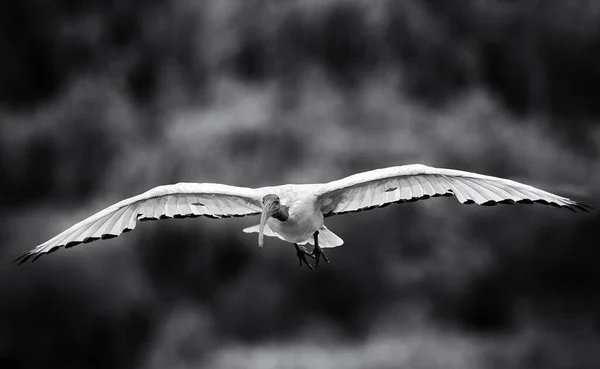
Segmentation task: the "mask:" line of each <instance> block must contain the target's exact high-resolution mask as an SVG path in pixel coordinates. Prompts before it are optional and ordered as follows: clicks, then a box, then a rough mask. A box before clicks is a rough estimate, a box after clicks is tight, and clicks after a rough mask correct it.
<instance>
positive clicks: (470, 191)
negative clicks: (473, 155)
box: [314, 164, 591, 216]
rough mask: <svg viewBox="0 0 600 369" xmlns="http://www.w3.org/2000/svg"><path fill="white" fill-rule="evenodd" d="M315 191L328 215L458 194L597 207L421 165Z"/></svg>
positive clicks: (475, 199) (467, 200) (478, 199)
mask: <svg viewBox="0 0 600 369" xmlns="http://www.w3.org/2000/svg"><path fill="white" fill-rule="evenodd" d="M314 193H315V195H316V196H317V198H318V201H319V204H320V206H321V211H322V212H323V214H324V215H325V216H331V215H336V214H343V213H348V212H356V211H361V210H368V209H373V208H377V207H382V206H386V205H389V204H391V203H401V202H409V201H416V200H421V199H428V198H430V197H436V196H456V197H457V199H458V200H459V201H460V202H462V203H464V204H478V205H496V204H502V203H515V202H517V203H533V202H536V203H541V204H546V205H554V206H558V207H565V208H568V209H570V210H576V209H577V210H582V211H588V210H587V209H589V208H591V207H589V206H587V205H584V204H581V203H578V202H575V201H572V200H570V199H568V198H566V197H562V196H558V195H554V194H552V193H549V192H546V191H543V190H540V189H538V188H535V187H532V186H529V185H526V184H523V183H519V182H515V181H511V180H509V179H503V178H498V177H492V176H486V175H482V174H477V173H469V172H464V171H459V170H453V169H442V168H432V167H428V166H425V165H421V164H412V165H404V166H399V167H390V168H384V169H377V170H372V171H369V172H363V173H358V174H355V175H352V176H349V177H346V178H343V179H340V180H337V181H333V182H329V183H324V184H322V185H320V186H319V187H317V188H316V189H315V191H314Z"/></svg>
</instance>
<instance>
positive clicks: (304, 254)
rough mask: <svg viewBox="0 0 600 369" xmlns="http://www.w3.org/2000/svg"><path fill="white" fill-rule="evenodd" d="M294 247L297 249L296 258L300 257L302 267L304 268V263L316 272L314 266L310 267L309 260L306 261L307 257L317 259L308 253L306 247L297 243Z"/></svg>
mask: <svg viewBox="0 0 600 369" xmlns="http://www.w3.org/2000/svg"><path fill="white" fill-rule="evenodd" d="M294 247H295V248H296V256H298V261H299V262H300V266H302V262H304V263H305V264H306V266H307V267H308V268H309V269H310V270H314V268H313V266H312V265H310V263H309V262H308V260H306V257H307V256H308V257H309V258H313V259H314V258H315V257H314V256H313V255H312V254H311V253H310V252H308V250H307V249H306V247H304V246H300V245H298V244H297V243H295V244H294Z"/></svg>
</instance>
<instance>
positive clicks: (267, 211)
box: [258, 194, 288, 247]
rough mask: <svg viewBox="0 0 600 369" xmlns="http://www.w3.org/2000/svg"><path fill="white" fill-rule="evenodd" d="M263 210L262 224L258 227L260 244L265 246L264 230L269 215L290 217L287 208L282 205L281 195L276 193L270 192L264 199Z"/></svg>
mask: <svg viewBox="0 0 600 369" xmlns="http://www.w3.org/2000/svg"><path fill="white" fill-rule="evenodd" d="M262 202H263V211H262V215H261V217H260V226H259V229H258V246H260V247H263V243H264V242H263V237H264V236H263V232H264V230H265V224H266V223H267V219H268V218H269V217H273V218H276V219H279V220H281V221H285V220H287V218H288V213H287V209H286V208H285V207H282V206H281V201H280V200H279V196H277V195H275V194H268V195H266V196H265V197H263V199H262Z"/></svg>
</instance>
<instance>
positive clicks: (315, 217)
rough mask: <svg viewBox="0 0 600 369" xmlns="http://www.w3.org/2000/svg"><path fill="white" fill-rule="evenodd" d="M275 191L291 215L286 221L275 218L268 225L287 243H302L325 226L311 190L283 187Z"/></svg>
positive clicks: (293, 186)
mask: <svg viewBox="0 0 600 369" xmlns="http://www.w3.org/2000/svg"><path fill="white" fill-rule="evenodd" d="M273 190H274V192H273V193H275V194H276V195H278V196H279V198H280V199H281V206H282V207H286V208H287V209H288V214H289V217H288V219H286V220H285V221H281V220H279V219H277V218H274V217H270V218H268V219H267V225H268V226H269V228H270V229H271V230H272V231H273V232H275V234H277V235H279V236H281V238H282V239H284V240H285V241H287V242H290V243H302V242H305V241H306V240H308V239H309V238H311V237H312V235H313V234H314V233H315V232H316V231H318V230H319V229H320V228H321V227H322V226H323V224H324V221H325V218H324V217H323V213H322V212H321V209H320V208H319V206H318V203H317V198H316V197H315V196H314V195H313V194H312V193H311V192H310V190H309V189H305V190H303V188H302V186H299V185H283V186H279V188H274V189H273Z"/></svg>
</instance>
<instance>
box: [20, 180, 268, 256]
mask: <svg viewBox="0 0 600 369" xmlns="http://www.w3.org/2000/svg"><path fill="white" fill-rule="evenodd" d="M261 201H262V200H261V196H260V195H259V193H258V191H257V190H255V189H252V188H246V187H235V186H228V185H223V184H216V183H177V184H174V185H167V186H159V187H155V188H153V189H151V190H149V191H147V192H145V193H143V194H141V195H138V196H134V197H131V198H129V199H126V200H123V201H121V202H118V203H116V204H114V205H112V206H110V207H108V208H106V209H104V210H102V211H100V212H98V213H96V214H94V215H92V216H91V217H89V218H87V219H85V220H83V221H81V222H79V223H77V224H75V225H74V226H72V227H71V228H69V229H67V230H66V231H64V232H62V233H60V234H59V235H57V236H56V237H54V238H52V239H50V240H48V241H46V242H44V243H42V244H41V245H39V246H37V247H36V248H34V249H32V250H31V251H28V252H26V253H24V254H22V255H21V256H19V257H18V258H17V259H16V260H15V261H19V264H21V263H24V262H25V261H27V259H29V258H30V257H32V256H34V259H33V261H35V260H36V259H37V258H39V257H40V256H42V255H45V254H49V253H51V252H53V251H56V250H58V249H59V248H60V247H62V246H65V247H67V248H68V247H71V246H75V245H77V244H80V243H82V242H84V243H87V242H92V241H96V240H98V239H107V238H113V237H117V236H119V235H120V234H121V233H123V232H128V231H131V230H133V229H134V228H135V226H136V223H137V221H138V220H141V221H144V220H157V219H166V218H186V217H199V216H202V215H203V216H207V217H211V218H227V217H240V216H246V215H255V214H259V213H260V212H261V210H262V208H261Z"/></svg>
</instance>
